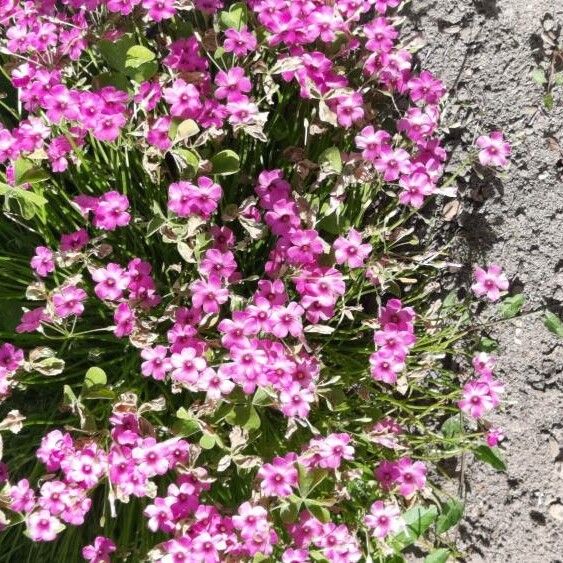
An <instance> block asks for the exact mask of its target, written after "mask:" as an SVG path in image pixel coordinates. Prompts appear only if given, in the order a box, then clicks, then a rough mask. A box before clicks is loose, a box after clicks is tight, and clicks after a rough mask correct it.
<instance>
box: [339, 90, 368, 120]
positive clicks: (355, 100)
mask: <svg viewBox="0 0 563 563" xmlns="http://www.w3.org/2000/svg"><path fill="white" fill-rule="evenodd" d="M363 104H364V100H363V98H362V95H361V94H360V93H359V92H354V93H353V94H350V95H348V96H341V97H339V98H338V99H337V102H336V115H337V118H338V123H339V125H342V127H345V128H347V129H348V128H349V127H352V124H353V123H354V122H355V121H358V120H360V119H362V118H363V117H364V108H363Z"/></svg>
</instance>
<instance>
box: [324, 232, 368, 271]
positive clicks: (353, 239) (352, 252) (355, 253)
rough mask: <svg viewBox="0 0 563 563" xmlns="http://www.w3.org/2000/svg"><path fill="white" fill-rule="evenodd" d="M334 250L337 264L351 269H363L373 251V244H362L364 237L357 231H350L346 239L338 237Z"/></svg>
mask: <svg viewBox="0 0 563 563" xmlns="http://www.w3.org/2000/svg"><path fill="white" fill-rule="evenodd" d="M333 248H334V256H335V258H336V263H337V264H347V265H348V266H349V267H350V268H361V267H362V266H363V265H364V261H365V259H366V258H367V257H368V256H369V254H370V252H371V250H372V246H371V244H362V235H361V233H359V232H358V231H356V230H355V229H350V230H349V231H348V234H347V235H346V238H344V237H338V238H337V239H336V240H335V241H334V244H333Z"/></svg>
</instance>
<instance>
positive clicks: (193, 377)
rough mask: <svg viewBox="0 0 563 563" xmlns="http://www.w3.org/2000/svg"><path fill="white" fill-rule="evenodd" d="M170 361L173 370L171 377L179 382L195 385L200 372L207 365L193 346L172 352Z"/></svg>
mask: <svg viewBox="0 0 563 563" xmlns="http://www.w3.org/2000/svg"><path fill="white" fill-rule="evenodd" d="M170 363H171V364H172V367H173V368H174V370H173V371H172V379H173V380H174V381H177V382H179V383H185V384H187V385H192V386H196V385H197V383H198V380H199V377H200V373H201V372H202V371H203V370H204V369H205V368H206V367H207V362H206V361H205V359H204V358H202V357H200V356H198V354H197V352H196V350H195V349H194V348H189V347H188V348H184V349H183V350H182V351H181V352H179V353H178V354H172V356H171V357H170Z"/></svg>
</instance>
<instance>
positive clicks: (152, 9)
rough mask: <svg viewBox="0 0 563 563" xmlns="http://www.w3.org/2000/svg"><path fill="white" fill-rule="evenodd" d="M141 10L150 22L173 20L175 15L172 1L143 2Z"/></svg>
mask: <svg viewBox="0 0 563 563" xmlns="http://www.w3.org/2000/svg"><path fill="white" fill-rule="evenodd" d="M143 8H144V9H145V10H147V11H148V14H147V15H148V16H149V18H150V19H151V20H153V21H156V22H159V21H162V20H167V19H170V18H173V17H174V15H175V14H176V8H175V7H174V0H143Z"/></svg>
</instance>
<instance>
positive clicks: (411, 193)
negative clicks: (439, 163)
mask: <svg viewBox="0 0 563 563" xmlns="http://www.w3.org/2000/svg"><path fill="white" fill-rule="evenodd" d="M399 185H400V186H401V188H403V191H402V192H401V193H400V194H399V201H400V202H401V203H402V204H403V205H410V206H412V207H414V208H415V209H420V208H421V207H422V204H423V203H424V198H425V197H426V196H428V195H430V194H432V193H433V192H434V188H435V186H434V184H433V183H432V181H431V180H430V177H429V176H428V174H426V173H424V172H419V171H415V172H414V173H412V174H409V175H408V176H401V179H400V180H399Z"/></svg>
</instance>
